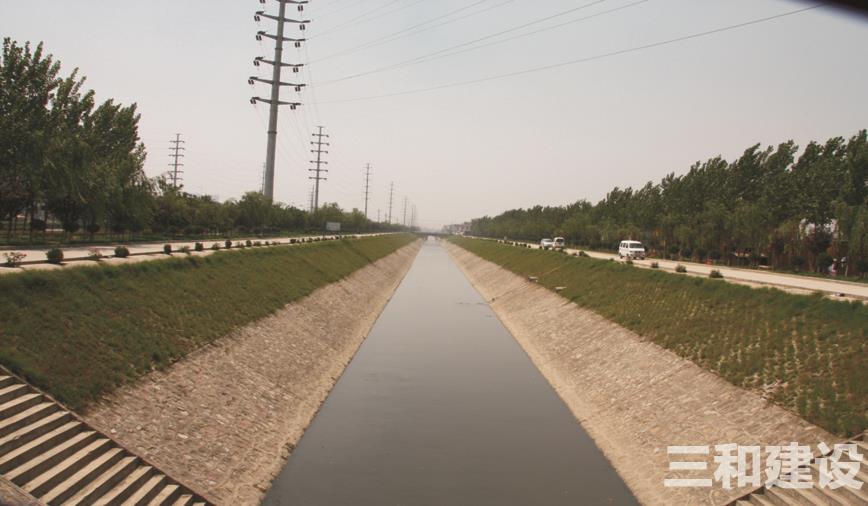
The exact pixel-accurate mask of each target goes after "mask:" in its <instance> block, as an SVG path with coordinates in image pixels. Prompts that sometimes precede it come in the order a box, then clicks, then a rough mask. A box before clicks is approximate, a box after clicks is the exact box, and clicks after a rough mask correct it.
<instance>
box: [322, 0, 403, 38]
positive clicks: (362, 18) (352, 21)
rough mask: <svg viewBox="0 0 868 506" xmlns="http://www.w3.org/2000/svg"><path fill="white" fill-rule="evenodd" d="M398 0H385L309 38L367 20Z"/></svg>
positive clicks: (398, 0)
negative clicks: (379, 4) (386, 0)
mask: <svg viewBox="0 0 868 506" xmlns="http://www.w3.org/2000/svg"><path fill="white" fill-rule="evenodd" d="M400 1H401V0H389V1H388V2H386V3H385V4H383V5H381V6H379V7H375V8H373V9H371V10H369V11H367V12H365V13H364V14H360V15H358V16H356V17H354V18H352V19H350V20H349V21H346V22H344V23H341V24H339V25H336V26H333V27H331V28H329V29H327V30H325V31H324V32H320V33H318V34H317V35H316V36H315V37H311V38H312V39H313V38H319V37H322V36H323V35H328V34H330V33H334V32H335V31H337V30H340V29H341V28H346V27H348V26H351V25H355V24H358V23H362V22H364V21H367V20H366V19H365V18H368V17H370V16H372V15H374V14H376V12H377V11H379V10H381V9H385V8H386V7H388V6H390V5H393V4H396V3H398V2H400ZM384 15H385V14H384Z"/></svg>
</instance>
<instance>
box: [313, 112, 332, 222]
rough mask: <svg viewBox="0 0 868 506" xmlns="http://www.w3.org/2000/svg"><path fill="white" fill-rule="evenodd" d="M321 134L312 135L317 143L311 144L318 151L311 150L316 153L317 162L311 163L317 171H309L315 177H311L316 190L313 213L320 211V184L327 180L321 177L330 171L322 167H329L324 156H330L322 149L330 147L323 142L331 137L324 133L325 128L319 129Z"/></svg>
mask: <svg viewBox="0 0 868 506" xmlns="http://www.w3.org/2000/svg"><path fill="white" fill-rule="evenodd" d="M317 128H318V129H319V132H317V133H315V134H311V135H312V136H313V137H316V140H315V141H312V142H311V144H313V145H314V146H316V149H311V150H310V152H311V153H316V160H311V161H310V163H314V164H316V168H315V169H308V170H309V171H310V172H313V173H314V174H315V175H313V176H311V177H310V179H313V180H314V184H315V190H314V196H313V211H314V212H316V211H317V210H319V182H320V181H325V180H326V178H325V177H323V176H321V175H320V174H321V173H323V172H328V170H326V169H323V168H322V167H321V166H322V165H328V162H327V161H325V160H323V159H322V155H324V154H326V155H327V154H328V151H325V150H323V149H322V147H323V146H329V143H328V142H323V139H328V138H329V136H328V135H326V134H324V133H322V129H323V128H324V127H321V126H320V127H317Z"/></svg>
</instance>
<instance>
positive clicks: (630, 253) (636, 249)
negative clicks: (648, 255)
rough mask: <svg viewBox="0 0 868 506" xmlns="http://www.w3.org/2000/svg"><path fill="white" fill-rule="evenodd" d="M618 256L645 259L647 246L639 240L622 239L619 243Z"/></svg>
mask: <svg viewBox="0 0 868 506" xmlns="http://www.w3.org/2000/svg"><path fill="white" fill-rule="evenodd" d="M618 256H619V257H621V258H638V259H639V260H645V246H642V243H641V242H639V241H621V244H619V245H618Z"/></svg>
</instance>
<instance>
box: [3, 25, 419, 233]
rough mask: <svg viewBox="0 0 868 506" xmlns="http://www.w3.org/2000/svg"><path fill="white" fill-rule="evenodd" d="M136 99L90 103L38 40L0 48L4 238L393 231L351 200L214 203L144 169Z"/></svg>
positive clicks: (252, 197) (7, 42)
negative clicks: (343, 203)
mask: <svg viewBox="0 0 868 506" xmlns="http://www.w3.org/2000/svg"><path fill="white" fill-rule="evenodd" d="M139 120H140V115H139V112H138V109H137V107H136V104H132V105H128V106H124V105H122V104H118V103H116V102H115V101H114V100H111V99H109V100H106V101H105V102H102V103H97V101H96V95H95V93H94V91H93V90H88V89H87V88H86V87H85V78H84V77H83V76H81V75H80V73H79V72H78V69H76V70H73V71H72V72H71V73H69V74H68V75H63V74H62V73H61V65H60V62H58V61H57V60H55V59H54V58H53V57H52V56H51V55H50V54H47V53H46V51H45V50H44V48H43V45H42V44H41V43H40V44H38V45H36V47H33V46H31V45H30V44H29V43H25V44H23V45H21V44H18V43H17V42H15V41H13V40H12V39H10V38H5V39H4V40H3V48H2V52H0V220H2V223H3V224H4V225H5V226H4V228H5V234H3V236H5V237H4V238H3V239H2V241H3V242H4V243H7V244H14V245H20V244H25V243H40V244H45V243H59V242H70V241H88V242H93V241H99V240H102V241H117V240H135V239H136V238H138V239H139V240H160V239H169V238H180V237H184V238H198V237H228V236H231V235H237V234H276V233H286V232H305V231H321V230H324V228H325V224H326V223H327V222H338V223H341V224H342V228H343V231H344V232H367V231H396V230H400V229H402V227H399V226H397V225H391V224H388V223H374V222H372V221H370V220H368V219H367V217H365V215H364V213H362V212H361V211H359V210H358V209H353V210H352V211H345V210H342V209H341V208H340V207H339V206H338V205H337V204H334V203H327V204H324V205H322V206H320V208H319V209H318V210H317V211H316V212H313V213H311V212H308V211H306V210H303V209H299V208H296V207H293V206H289V205H284V204H281V203H278V202H272V201H271V200H270V199H267V198H265V197H264V196H263V195H262V194H261V193H259V192H255V191H251V192H248V193H246V194H244V195H243V196H242V197H241V198H240V199H238V200H236V199H229V200H227V201H225V202H218V201H217V200H216V199H214V198H212V197H210V196H208V195H193V194H190V193H187V192H186V191H184V188H183V185H181V184H180V183H179V184H172V183H170V182H169V181H168V180H167V179H166V178H165V177H160V178H148V177H147V176H146V175H145V172H144V164H145V159H146V157H147V153H146V151H145V145H144V144H143V143H142V142H141V140H140V138H139Z"/></svg>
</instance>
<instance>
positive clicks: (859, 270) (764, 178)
mask: <svg viewBox="0 0 868 506" xmlns="http://www.w3.org/2000/svg"><path fill="white" fill-rule="evenodd" d="M798 151H799V150H798V147H797V146H796V145H795V144H794V143H793V142H792V141H790V142H785V143H783V144H780V145H778V146H777V147H771V146H770V147H768V148H765V149H763V148H762V147H761V146H760V145H755V146H752V147H750V148H748V149H747V150H746V151H744V154H742V155H741V156H740V157H739V158H738V159H736V160H732V161H727V160H724V159H723V158H721V157H716V158H712V159H710V160H708V161H706V162H703V163H696V164H695V165H693V166H692V167H691V168H690V170H689V171H688V172H687V173H686V174H683V175H679V176H676V175H675V174H669V175H668V176H666V177H665V178H663V180H661V181H660V182H659V183H656V184H655V183H653V182H649V183H647V184H646V185H645V186H643V187H642V188H639V189H632V188H626V189H619V188H615V189H613V190H612V191H611V192H609V193H608V194H607V195H606V198H604V199H603V200H601V201H600V202H598V203H597V204H592V203H590V202H588V201H586V200H580V201H578V202H576V203H574V204H571V205H568V206H548V207H543V206H537V207H534V208H531V209H516V210H511V211H507V212H505V213H502V214H500V215H498V216H494V217H488V216H486V217H484V218H480V219H476V220H473V221H472V223H471V232H472V233H473V234H475V235H480V236H487V237H496V238H502V237H509V238H515V239H524V240H531V241H538V240H539V239H540V238H543V237H552V236H563V237H565V238H566V239H567V241H568V242H570V243H572V244H575V245H579V246H585V247H589V248H599V249H614V248H617V245H618V243H619V242H620V241H621V240H624V239H635V240H640V241H642V242H643V243H644V244H645V246H646V248H648V249H650V250H651V251H652V253H654V254H656V255H657V256H660V257H666V258H685V259H693V260H700V261H706V260H711V261H717V262H722V263H726V264H730V265H768V266H771V267H774V268H780V269H792V270H812V271H822V272H826V271H828V270H830V267H831V266H832V265H834V268H835V270H836V272H837V273H848V274H851V275H856V274H864V273H866V272H868V139H866V132H865V130H862V131H860V132H858V133H857V134H856V135H854V136H852V137H851V138H849V139H845V138H842V137H835V138H832V139H829V140H827V141H826V142H811V143H810V144H808V145H807V146H806V147H805V149H804V151H803V152H802V153H801V155H800V156H798V157H797V156H796V155H797V154H798Z"/></svg>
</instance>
